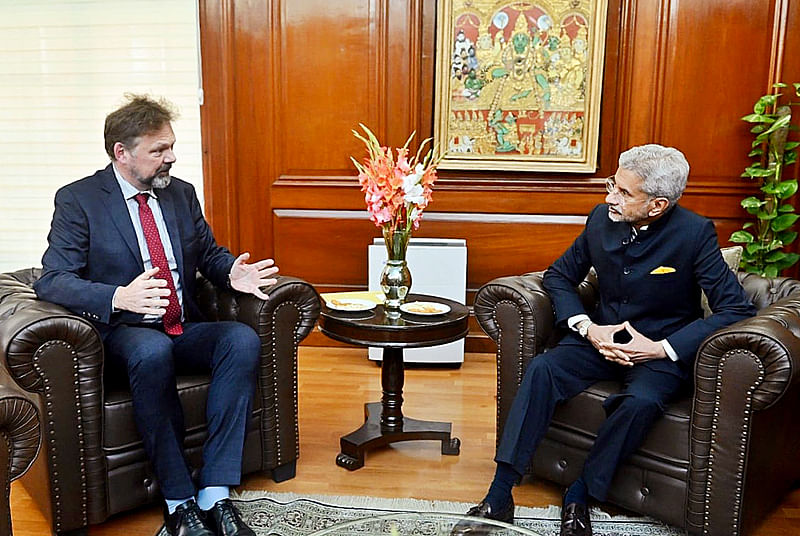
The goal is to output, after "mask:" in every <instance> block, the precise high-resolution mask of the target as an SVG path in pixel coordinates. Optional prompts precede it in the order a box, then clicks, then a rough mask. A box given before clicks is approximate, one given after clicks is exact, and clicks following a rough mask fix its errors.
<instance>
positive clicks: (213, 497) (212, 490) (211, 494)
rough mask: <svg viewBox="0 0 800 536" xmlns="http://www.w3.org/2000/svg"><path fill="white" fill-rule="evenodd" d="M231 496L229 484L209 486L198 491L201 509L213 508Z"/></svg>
mask: <svg viewBox="0 0 800 536" xmlns="http://www.w3.org/2000/svg"><path fill="white" fill-rule="evenodd" d="M230 496H231V488H229V487H228V486H208V487H206V488H203V489H201V490H200V491H198V492H197V505H198V506H199V507H200V509H201V510H211V507H212V506H214V505H215V504H217V503H218V502H219V501H221V500H223V499H227V498H228V497H230Z"/></svg>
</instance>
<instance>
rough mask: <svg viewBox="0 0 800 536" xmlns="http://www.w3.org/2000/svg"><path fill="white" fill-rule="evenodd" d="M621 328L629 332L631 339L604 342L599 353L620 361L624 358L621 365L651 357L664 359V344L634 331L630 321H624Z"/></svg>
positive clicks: (665, 354) (632, 363)
mask: <svg viewBox="0 0 800 536" xmlns="http://www.w3.org/2000/svg"><path fill="white" fill-rule="evenodd" d="M622 326H623V328H624V329H626V330H627V331H628V333H630V334H631V337H632V338H631V340H630V341H629V342H627V343H625V344H620V343H616V342H614V341H613V339H612V341H611V342H604V343H603V344H602V345H601V346H602V348H601V349H600V353H602V354H603V355H604V356H606V359H611V360H612V361H616V362H617V363H620V361H619V360H620V359H623V356H624V359H625V360H626V362H624V363H622V364H623V365H634V364H636V363H643V362H645V361H652V360H653V359H664V358H665V357H667V352H666V351H665V350H664V346H663V345H662V344H661V343H659V342H656V341H654V340H652V339H649V338H647V337H645V336H644V335H642V334H641V333H639V332H638V331H636V330H635V329H634V328H633V326H631V324H630V322H627V321H626V322H624V323H623V324H622Z"/></svg>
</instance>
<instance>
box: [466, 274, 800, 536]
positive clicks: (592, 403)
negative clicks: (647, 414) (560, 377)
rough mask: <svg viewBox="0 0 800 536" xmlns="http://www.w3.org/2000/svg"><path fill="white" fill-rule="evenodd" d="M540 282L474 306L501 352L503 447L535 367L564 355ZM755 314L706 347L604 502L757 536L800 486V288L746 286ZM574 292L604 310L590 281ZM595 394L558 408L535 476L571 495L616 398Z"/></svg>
mask: <svg viewBox="0 0 800 536" xmlns="http://www.w3.org/2000/svg"><path fill="white" fill-rule="evenodd" d="M542 275H543V272H537V273H530V274H526V275H522V276H517V277H502V278H498V279H495V280H493V281H491V282H489V283H487V284H486V285H484V286H483V287H482V288H481V289H480V290H479V291H478V293H477V295H476V297H475V305H474V309H475V316H476V317H477V319H478V322H479V323H480V325H481V327H482V328H483V330H484V331H485V332H486V333H487V334H488V335H489V336H490V337H491V338H492V339H494V341H495V342H496V343H497V437H498V438H499V437H500V435H501V432H502V427H503V424H504V423H505V421H506V417H507V415H508V412H509V410H510V408H511V402H512V400H513V399H514V395H515V394H516V392H517V389H518V387H519V384H520V382H521V381H522V375H523V372H524V370H525V367H526V365H527V364H528V362H529V361H530V360H531V359H532V358H533V357H534V356H536V355H538V354H539V353H541V352H542V351H544V350H546V349H547V348H550V347H552V346H554V345H555V344H556V342H557V341H558V339H559V338H560V336H562V335H563V333H560V332H559V331H560V330H559V329H557V328H555V327H554V314H553V306H552V304H551V301H550V298H549V297H548V295H547V292H546V291H545V289H544V287H543V286H542ZM738 277H739V280H740V281H741V283H742V285H743V286H744V288H745V291H746V292H747V294H748V295H749V296H750V297H751V299H752V301H753V303H754V304H755V306H756V308H757V309H758V310H759V312H758V315H757V316H756V317H753V318H750V319H746V320H743V321H741V322H738V323H736V324H734V325H732V326H729V327H728V328H725V329H722V330H720V331H718V332H716V333H714V334H713V335H711V336H710V337H708V338H707V339H706V340H705V341H704V342H703V344H702V345H701V346H700V349H699V350H698V353H697V360H696V362H695V370H694V384H693V387H692V388H691V389H687V392H686V394H685V396H683V397H682V398H680V399H679V400H677V401H676V402H675V403H673V404H671V405H670V406H669V407H668V409H667V411H666V413H665V415H664V416H663V418H661V419H660V420H659V421H658V422H657V423H656V424H655V426H654V427H653V430H652V431H651V432H650V434H649V436H648V438H647V439H646V441H645V443H644V444H643V445H642V447H641V448H640V449H639V450H638V451H637V452H635V453H634V454H633V456H631V458H630V459H628V460H627V461H626V462H625V463H624V464H623V465H622V466H620V468H619V470H618V472H617V475H616V477H615V479H614V482H613V483H612V487H611V490H610V492H609V497H608V501H609V502H611V503H614V504H617V505H619V506H622V507H624V508H627V509H629V510H632V511H634V512H638V513H641V514H645V515H649V516H653V517H656V518H658V519H661V520H663V521H666V522H667V523H670V524H672V525H677V526H679V527H683V528H685V529H686V530H687V532H689V533H690V534H704V535H711V536H738V535H743V534H749V533H751V531H752V529H753V528H754V527H755V526H757V523H758V522H759V521H760V520H761V519H762V518H763V517H764V515H765V514H766V513H767V512H768V511H769V510H770V509H771V508H772V507H773V506H774V505H775V504H776V503H777V502H778V501H779V500H780V498H781V497H782V496H783V495H784V494H785V493H786V491H787V490H789V489H790V488H791V487H793V486H795V485H797V483H798V477H800V458H798V456H797V453H798V452H800V427H799V426H798V421H797V415H798V412H800V385H798V378H799V377H800V338H798V337H800V282H798V281H795V280H792V279H786V278H776V279H764V278H762V277H759V276H757V275H753V274H744V273H739V274H738ZM578 292H579V294H580V296H581V299H582V300H583V302H584V305H585V306H586V307H587V310H591V308H592V304H595V303H597V299H598V294H597V281H596V278H595V277H594V276H593V275H592V274H590V275H589V276H588V277H587V279H586V280H585V281H584V282H582V283H581V285H580V286H579V288H578ZM619 389H620V385H619V384H618V383H616V382H599V383H597V384H595V385H593V386H592V387H590V388H589V389H587V390H586V391H584V392H583V393H581V394H580V395H578V396H577V397H575V398H574V399H572V400H571V401H569V402H567V403H565V404H563V405H562V406H559V407H558V408H557V410H556V413H555V415H554V417H553V421H552V424H551V426H550V429H549V430H548V432H547V434H546V436H545V438H544V440H543V441H542V443H541V444H540V446H539V448H538V449H537V451H536V454H535V455H534V458H533V462H532V464H531V467H530V469H529V472H530V473H532V474H533V475H536V476H538V477H541V478H544V479H546V480H551V481H554V482H556V483H559V484H562V485H568V484H570V483H571V482H572V481H574V480H575V479H576V478H577V477H578V476H579V474H580V471H581V468H582V466H583V461H584V459H585V458H586V455H587V453H588V450H589V448H590V447H591V445H592V443H593V441H594V439H595V437H596V432H597V430H598V428H599V426H600V424H601V423H602V422H603V420H604V419H605V414H604V412H603V409H602V406H601V404H602V402H603V400H605V398H606V397H607V396H609V395H610V394H612V393H615V392H618V391H619Z"/></svg>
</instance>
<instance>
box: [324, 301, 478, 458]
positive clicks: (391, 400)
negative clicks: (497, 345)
mask: <svg viewBox="0 0 800 536" xmlns="http://www.w3.org/2000/svg"><path fill="white" fill-rule="evenodd" d="M406 301H407V302H412V301H432V302H438V303H444V304H446V305H448V306H449V307H450V311H448V312H447V313H443V314H440V315H432V316H420V315H413V314H408V313H403V314H402V315H401V317H400V318H399V319H391V318H389V317H387V315H386V313H385V311H384V309H383V305H378V306H377V307H376V308H375V309H372V310H369V311H361V312H343V311H336V310H333V309H330V308H329V307H327V306H326V305H325V304H324V302H323V305H322V312H321V313H320V317H319V326H320V329H321V331H322V333H324V334H325V335H327V336H328V337H330V338H332V339H336V340H338V341H343V342H347V343H351V344H357V345H361V346H377V347H381V348H383V366H382V368H381V387H382V388H383V397H382V398H381V401H380V402H370V403H366V404H364V424H363V425H362V426H361V427H360V428H359V429H358V430H355V431H354V432H351V433H349V434H347V435H346V436H343V437H342V438H341V440H340V445H341V452H340V453H339V455H338V456H337V457H336V464H337V465H339V466H340V467H344V468H345V469H349V470H351V471H354V470H356V469H359V468H361V467H363V466H364V454H365V452H366V451H367V450H370V449H373V448H376V447H381V446H384V445H388V444H390V443H395V442H397V441H410V440H419V439H427V440H440V441H441V442H442V454H449V455H458V454H459V452H460V450H461V441H460V440H459V439H458V438H457V437H451V436H450V432H451V425H450V423H449V422H434V421H421V420H417V419H412V418H410V417H405V416H404V415H403V410H402V407H403V382H404V369H403V349H404V348H420V347H424V346H436V345H439V344H446V343H448V342H453V341H456V340H458V339H460V338H462V337H465V336H466V335H467V332H468V331H469V327H468V325H467V321H468V317H469V310H468V309H467V308H466V307H465V306H464V305H461V304H460V303H458V302H455V301H452V300H448V299H445V298H439V297H436V296H428V295H425V294H410V295H409V296H408V297H407V298H406Z"/></svg>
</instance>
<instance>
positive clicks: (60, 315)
mask: <svg viewBox="0 0 800 536" xmlns="http://www.w3.org/2000/svg"><path fill="white" fill-rule="evenodd" d="M39 273H40V272H39V270H38V269H26V270H20V271H18V272H14V273H6V274H0V375H2V376H3V377H5V378H7V379H8V380H7V381H13V383H14V385H16V386H18V388H21V389H24V390H25V391H28V392H30V393H32V398H33V399H34V400H35V401H36V406H37V408H38V411H39V413H40V414H41V415H42V426H43V429H44V431H43V436H44V440H43V442H42V455H40V456H39V457H38V460H37V462H36V463H34V465H33V467H32V468H31V470H30V471H29V472H28V474H27V475H26V476H25V477H24V478H23V479H22V482H23V484H24V485H25V487H26V489H27V490H28V491H29V492H30V494H31V495H32V496H33V498H34V499H35V500H36V502H37V503H38V504H39V506H40V508H41V509H42V511H43V512H44V513H45V515H46V516H48V517H49V519H51V522H52V529H53V532H54V533H57V534H67V533H69V534H85V533H86V532H87V530H86V528H87V526H88V525H91V524H97V523H101V522H103V521H104V520H105V519H107V518H108V517H109V516H111V515H113V514H116V513H118V512H123V511H126V510H130V509H132V508H134V507H137V506H139V505H142V504H145V503H148V502H151V501H153V500H154V499H156V498H157V497H158V496H159V495H158V485H157V482H155V481H154V478H153V476H152V472H151V469H150V467H149V464H148V463H147V460H146V457H145V453H144V449H143V447H142V443H141V441H140V440H139V436H138V433H137V430H136V425H135V424H134V421H133V408H132V402H131V399H130V393H129V391H128V387H127V385H126V384H125V383H124V381H123V382H120V381H119V379H112V378H109V377H106V378H104V376H103V374H104V371H103V345H102V342H101V340H100V338H99V336H98V334H97V331H96V330H95V328H94V327H93V326H92V325H91V324H90V323H89V322H88V321H86V320H84V319H82V318H80V317H78V316H76V315H73V314H72V313H70V312H69V311H67V310H66V309H64V308H63V307H60V306H57V305H54V304H52V303H48V302H44V301H41V300H38V299H37V298H36V295H35V293H34V291H33V288H32V286H33V282H34V281H36V279H37V278H38V277H39ZM200 279H201V280H200V281H198V296H197V302H198V304H199V306H200V308H201V309H202V311H203V313H204V314H205V316H206V318H208V319H209V320H213V321H216V320H239V321H241V322H244V323H246V324H248V325H250V326H252V327H253V328H254V329H255V330H256V332H257V333H258V335H259V337H260V338H261V344H262V359H261V368H260V373H259V378H258V387H257V393H256V396H255V401H254V404H253V415H252V419H251V423H250V428H249V431H248V434H247V438H246V441H245V451H244V460H243V470H244V472H245V473H249V472H253V471H264V472H267V473H268V474H270V475H271V476H272V478H273V479H274V480H275V481H276V482H280V481H282V480H286V479H289V478H293V477H294V475H295V463H296V460H297V458H298V455H299V443H298V429H297V347H298V344H299V343H300V341H302V340H303V339H304V338H305V337H306V335H308V333H309V332H310V331H311V330H312V329H313V327H314V325H315V323H316V320H317V316H318V315H319V297H318V295H317V292H316V291H315V290H314V288H313V287H312V286H311V285H309V284H308V283H306V282H304V281H302V280H299V279H296V278H292V277H279V278H278V283H277V284H276V285H275V286H274V287H271V288H270V289H269V290H268V294H269V296H270V299H269V300H268V301H262V300H260V299H258V298H256V297H254V296H251V295H242V294H238V293H235V292H232V291H230V290H223V289H217V288H215V287H214V286H213V285H211V283H209V282H208V281H206V280H204V279H202V278H200ZM208 382H209V378H208V376H205V375H202V374H198V375H194V376H183V377H179V378H178V391H179V395H180V398H181V402H182V404H183V407H184V420H185V425H186V440H185V448H186V454H187V457H188V458H189V460H190V461H191V463H192V465H193V466H194V467H198V466H199V465H200V464H201V460H202V459H201V450H202V443H203V441H204V440H205V436H206V433H207V432H206V423H205V400H206V395H207V391H208Z"/></svg>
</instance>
